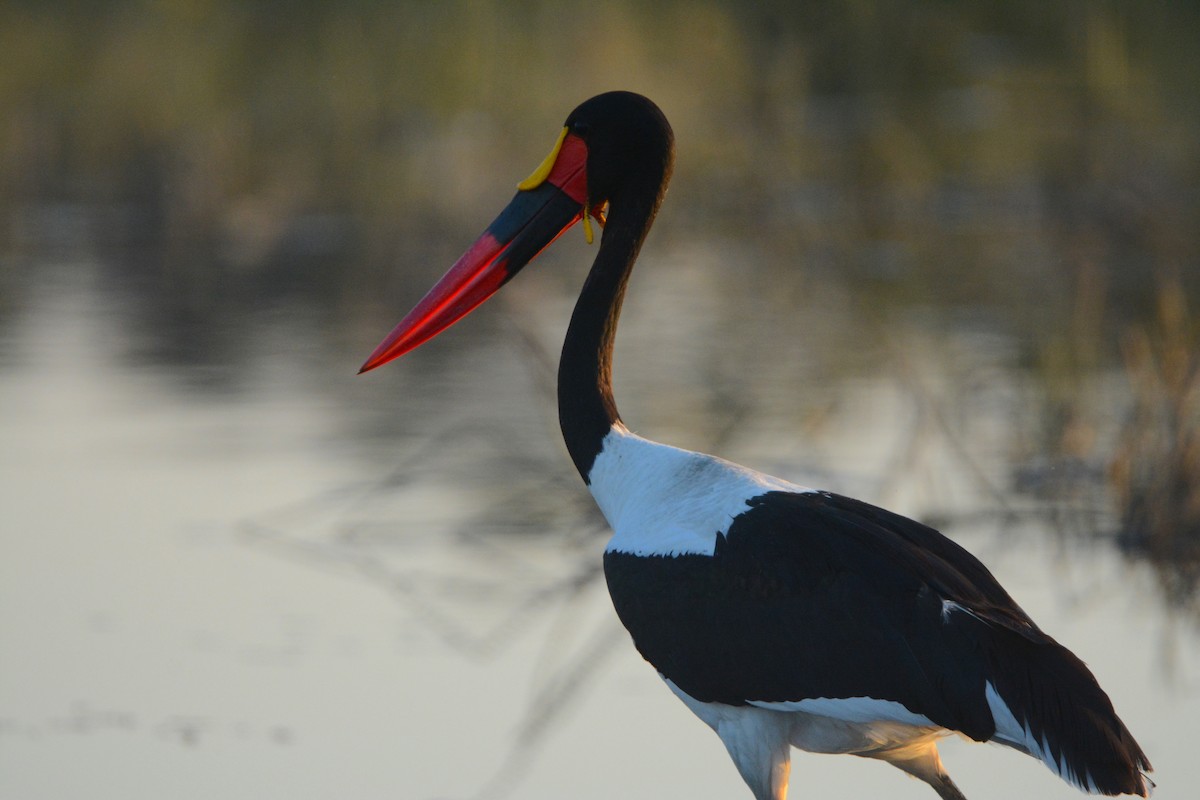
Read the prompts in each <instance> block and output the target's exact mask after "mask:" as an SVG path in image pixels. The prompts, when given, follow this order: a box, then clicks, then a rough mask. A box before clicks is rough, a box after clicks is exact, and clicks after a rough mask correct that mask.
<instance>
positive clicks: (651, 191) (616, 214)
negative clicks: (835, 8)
mask: <svg viewBox="0 0 1200 800" xmlns="http://www.w3.org/2000/svg"><path fill="white" fill-rule="evenodd" d="M656 183H657V185H653V186H651V185H644V186H643V191H640V192H632V193H630V195H631V196H629V197H628V198H625V199H624V200H625V202H620V201H618V200H616V199H613V200H612V201H610V204H609V205H610V214H609V216H608V222H607V224H606V225H605V227H604V235H603V237H602V238H601V240H600V252H598V253H597V254H596V261H595V263H593V264H592V270H591V272H589V273H588V277H587V281H586V282H585V283H584V285H583V291H582V292H581V293H580V295H579V299H578V300H577V301H576V303H575V311H574V313H573V314H572V315H571V324H570V326H569V327H568V328H567V338H566V340H565V341H564V342H563V351H562V358H561V360H560V361H559V363H558V421H559V425H560V426H561V427H562V432H563V439H565V440H566V443H567V450H568V451H569V452H570V454H571V460H572V461H574V462H575V467H576V469H578V470H579V474H580V475H581V476H582V477H583V480H584V482H585V483H589V482H590V481H589V480H588V474H589V473H590V472H591V469H592V463H593V462H594V461H595V460H596V456H597V455H599V453H600V448H601V447H602V446H603V440H604V437H605V436H606V435H607V434H608V432H609V430H610V429H611V428H612V426H613V424H614V423H616V422H619V421H620V419H621V417H620V415H619V414H618V413H617V404H616V401H615V400H614V399H613V392H612V357H613V340H614V338H615V337H616V334H617V320H618V318H619V317H620V315H621V302H622V300H624V298H625V286H626V284H627V283H628V282H629V274H630V272H632V271H633V262H634V261H635V260H636V259H637V255H638V251H639V250H640V249H641V246H642V242H643V241H644V240H645V238H646V233H647V232H648V231H649V230H650V225H651V224H652V223H653V221H654V216H655V214H656V213H657V212H658V206H659V203H660V202H661V200H662V193H663V189H664V188H665V180H663V179H660V180H659V181H657V182H656Z"/></svg>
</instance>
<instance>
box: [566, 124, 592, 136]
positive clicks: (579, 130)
mask: <svg viewBox="0 0 1200 800" xmlns="http://www.w3.org/2000/svg"><path fill="white" fill-rule="evenodd" d="M591 132H592V126H591V125H588V124H587V123H586V122H575V123H572V125H571V133H573V134H575V135H576V136H580V137H583V138H587V135H588V134H589V133H591Z"/></svg>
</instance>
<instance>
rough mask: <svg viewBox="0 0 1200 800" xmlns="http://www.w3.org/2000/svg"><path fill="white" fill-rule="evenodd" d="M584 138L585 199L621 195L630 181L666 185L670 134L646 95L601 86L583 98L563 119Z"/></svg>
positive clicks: (671, 155)
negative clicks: (603, 89)
mask: <svg viewBox="0 0 1200 800" xmlns="http://www.w3.org/2000/svg"><path fill="white" fill-rule="evenodd" d="M565 125H566V127H567V129H568V131H570V132H571V133H573V134H575V135H576V136H578V137H579V138H580V139H582V140H583V141H584V142H585V143H586V144H587V153H588V157H587V182H588V195H589V197H588V199H589V201H590V202H591V203H593V204H596V203H602V202H604V201H613V200H615V201H616V202H617V203H618V204H619V203H620V201H621V198H622V197H623V196H624V195H625V194H626V193H627V192H629V191H631V190H632V189H633V188H634V187H635V186H636V187H637V188H643V187H645V186H646V185H647V184H652V185H654V186H660V185H661V186H665V185H666V182H667V180H668V179H669V178H670V177H671V168H672V166H673V164H674V161H675V134H674V133H673V132H672V131H671V124H670V123H669V122H667V118H666V117H665V116H663V113H662V111H661V110H660V109H659V107H658V106H656V105H655V104H654V103H653V102H652V101H651V100H649V99H647V98H645V97H643V96H642V95H640V94H634V93H633V92H606V93H604V94H600V95H596V96H595V97H593V98H592V99H590V100H587V101H585V102H584V103H582V104H581V105H580V106H579V107H578V108H576V109H575V110H574V111H572V112H571V114H570V116H568V117H567V121H566V123H565Z"/></svg>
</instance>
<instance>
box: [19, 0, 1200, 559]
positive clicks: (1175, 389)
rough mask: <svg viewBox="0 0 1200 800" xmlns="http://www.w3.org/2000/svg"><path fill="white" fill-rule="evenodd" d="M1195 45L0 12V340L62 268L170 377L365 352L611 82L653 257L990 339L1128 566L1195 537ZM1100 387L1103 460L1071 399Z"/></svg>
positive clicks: (340, 15)
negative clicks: (8, 322)
mask: <svg viewBox="0 0 1200 800" xmlns="http://www.w3.org/2000/svg"><path fill="white" fill-rule="evenodd" d="M1198 41H1200V6H1198V5H1196V4H1192V3H1170V2H1136V3H1135V2H1100V1H1095V2H1091V1H1088V0H1073V1H1069V2H1062V3H1045V2H1041V0H1012V1H1011V2H1007V3H1001V4H996V3H955V2H945V1H944V0H943V1H941V2H935V1H934V0H918V1H916V2H898V1H896V0H890V1H889V0H882V1H881V2H863V1H862V0H847V2H842V3H813V4H808V3H805V4H801V3H792V2H784V1H783V0H775V1H774V2H761V3H753V4H748V3H745V2H735V0H710V1H709V2H682V1H681V0H676V1H675V2H670V1H667V2H660V3H654V4H648V3H641V2H635V1H634V0H626V1H625V2H596V3H590V4H582V3H577V2H576V3H570V2H558V1H555V2H551V1H550V0H518V1H517V2H499V0H477V1H476V2H463V1H461V0H460V1H458V2H455V1H454V0H446V1H445V2H392V3H379V2H370V1H367V0H348V1H347V2H342V3H338V4H326V3H315V2H300V1H298V0H297V1H295V2H289V1H288V0H275V1H274V2H266V0H260V1H259V2H253V1H252V2H232V1H231V0H190V1H189V0H143V1H142V2H104V1H103V0H91V1H90V2H84V1H81V2H57V3H56V2H34V1H33V0H6V2H4V3H3V4H0V215H2V216H3V219H4V225H3V226H2V227H0V327H2V326H3V325H4V319H5V317H7V316H11V313H12V312H13V311H15V310H19V309H20V307H21V304H22V302H23V301H22V293H23V290H24V287H26V286H27V285H28V282H27V281H26V280H25V278H26V277H27V275H28V273H30V272H31V271H33V270H36V269H38V268H39V267H40V266H41V265H45V264H47V263H53V262H55V261H58V262H68V263H69V262H70V261H71V260H73V259H78V258H89V259H95V260H97V261H99V263H100V264H101V265H102V267H103V270H104V277H105V280H106V282H107V283H108V284H109V286H111V287H115V288H116V289H117V290H119V291H121V292H123V293H125V294H127V295H129V296H130V297H131V298H132V302H131V305H130V308H131V313H132V317H133V319H131V320H130V324H132V325H141V326H144V327H145V328H147V329H153V330H154V331H155V332H156V336H155V337H154V339H155V341H156V345H155V347H156V351H155V352H154V353H152V354H151V355H152V356H153V357H154V358H158V359H162V360H164V361H167V362H171V363H197V362H204V361H213V360H216V361H220V360H223V359H224V360H230V359H232V360H236V359H237V357H238V352H239V348H240V341H241V340H243V339H244V338H245V335H244V330H245V328H246V326H248V325H252V324H254V320H255V318H256V317H257V316H259V315H260V314H261V312H263V311H264V310H267V309H270V308H272V307H274V306H276V305H280V304H286V305H289V306H294V305H302V306H305V307H306V308H309V309H311V310H312V311H313V312H314V316H315V318H314V322H315V323H316V324H317V325H318V326H319V327H321V329H322V330H324V331H325V334H326V335H327V336H329V337H331V338H335V339H336V338H337V337H339V336H342V335H343V334H344V332H345V331H346V330H348V329H355V328H356V326H366V325H370V326H372V329H373V330H374V329H378V330H386V329H387V327H388V326H389V325H390V324H391V323H392V322H394V321H395V320H394V317H395V316H396V312H397V310H402V308H401V307H402V306H404V305H405V304H406V303H407V302H409V301H410V300H411V299H412V298H413V297H414V296H415V295H416V294H417V293H418V292H419V291H420V290H421V289H422V288H423V287H424V286H425V285H426V284H427V283H428V282H429V280H430V278H431V277H433V276H434V275H436V274H438V273H440V271H441V270H442V269H443V268H444V267H445V266H446V265H447V264H449V263H450V262H451V261H452V259H453V258H454V257H455V256H457V255H458V252H457V251H458V250H459V249H461V248H462V246H463V245H465V244H466V243H467V242H468V240H469V237H470V236H471V235H473V234H474V233H476V232H477V231H478V230H480V229H481V228H482V226H483V225H484V224H486V222H487V221H488V220H489V219H490V218H491V214H492V213H494V212H495V210H496V209H497V208H498V207H499V205H500V203H502V202H504V201H505V200H507V198H508V196H509V195H510V193H511V192H512V190H513V188H512V187H513V183H514V181H516V180H517V179H519V178H520V177H522V176H523V175H524V174H525V173H526V172H527V170H528V168H529V167H530V166H531V165H533V164H536V163H537V162H538V161H539V160H540V159H541V157H542V156H543V155H544V152H545V150H546V148H547V146H548V145H549V143H550V142H551V141H552V140H553V137H554V134H555V131H556V130H557V126H558V124H559V122H560V121H561V119H562V118H563V117H565V115H566V114H567V113H568V112H569V111H570V109H571V108H573V107H574V106H575V105H576V104H577V103H578V102H580V101H581V100H583V99H585V98H586V97H588V96H590V95H592V94H594V93H596V92H599V91H603V90H607V89H614V88H627V89H632V90H635V91H640V92H642V93H644V94H646V95H648V96H650V97H652V98H653V99H655V100H656V101H657V102H658V103H659V104H660V105H661V106H662V107H663V108H664V110H665V111H666V113H667V115H668V117H669V118H670V119H671V120H672V123H673V124H674V126H675V129H676V135H677V141H678V148H679V157H678V159H679V160H678V166H677V172H676V181H675V184H674V186H673V189H672V198H671V202H669V203H668V204H667V207H666V209H665V210H664V214H663V216H662V217H661V218H660V223H659V226H658V230H657V231H656V234H655V242H660V243H663V244H664V245H665V249H669V248H671V247H673V246H680V245H683V244H685V243H689V242H700V243H701V245H704V246H708V245H712V246H718V245H719V246H720V247H722V248H725V249H727V250H728V251H729V252H731V253H734V254H736V256H737V257H736V259H734V260H731V264H730V269H732V270H736V271H737V272H738V274H739V278H743V279H745V280H748V281H757V282H759V285H758V286H755V288H754V290H755V291H759V288H760V286H761V285H765V283H766V282H768V281H769V282H770V285H771V287H772V292H774V293H775V296H776V297H779V298H782V299H783V300H784V301H786V300H787V299H788V298H796V297H801V296H805V295H806V294H807V293H812V292H814V291H816V290H817V289H816V287H829V286H833V287H839V288H840V289H841V290H842V291H844V293H845V294H847V295H850V296H853V297H854V298H855V302H857V303H860V304H861V308H862V310H863V313H864V314H865V315H867V316H870V317H872V318H874V319H877V320H886V319H888V315H889V314H890V313H891V312H892V311H894V310H901V311H904V310H908V311H912V310H921V309H924V308H929V307H934V308H939V309H942V310H951V311H957V312H959V313H965V314H966V315H969V316H972V317H975V318H980V317H984V318H989V319H993V320H998V322H996V323H995V324H996V325H997V326H999V327H1001V328H1002V329H1003V330H1004V332H1005V333H1006V334H1008V335H1010V336H1012V337H1013V338H1014V339H1015V340H1016V341H1017V342H1018V343H1019V346H1020V348H1021V360H1022V362H1023V365H1024V366H1027V367H1029V368H1030V369H1031V371H1032V372H1033V373H1034V374H1036V375H1038V376H1039V383H1038V385H1039V387H1040V391H1041V393H1042V397H1041V402H1042V404H1043V413H1040V414H1038V415H1037V420H1038V423H1037V424H1038V425H1040V426H1041V430H1040V432H1039V434H1038V437H1039V449H1040V450H1041V453H1042V455H1046V456H1047V457H1048V458H1049V463H1051V464H1052V465H1057V466H1061V465H1062V464H1064V463H1066V460H1068V459H1084V460H1091V461H1095V460H1097V459H1099V460H1103V461H1105V462H1106V463H1109V466H1110V468H1111V474H1112V475H1113V476H1114V478H1113V480H1114V485H1115V486H1116V488H1117V492H1116V494H1117V495H1118V499H1119V500H1120V502H1121V503H1122V506H1123V508H1124V509H1125V511H1124V513H1123V525H1124V527H1125V528H1126V529H1127V531H1128V532H1129V539H1128V540H1129V541H1130V542H1151V541H1158V537H1159V536H1160V534H1159V533H1156V532H1155V531H1157V530H1158V529H1159V528H1160V527H1161V524H1160V521H1159V520H1161V519H1162V518H1164V515H1165V518H1168V519H1170V520H1176V521H1178V520H1182V519H1187V520H1191V522H1187V524H1186V525H1184V526H1183V527H1188V526H1190V528H1188V529H1189V530H1190V531H1191V533H1190V534H1189V535H1190V536H1193V537H1200V533H1197V525H1195V524H1194V521H1195V503H1196V502H1197V501H1196V492H1197V491H1198V490H1197V488H1196V487H1197V484H1198V483H1200V476H1198V472H1197V470H1198V469H1200V468H1198V467H1197V455H1196V441H1197V426H1198V424H1200V423H1198V422H1197V416H1198V413H1200V412H1198V411H1197V404H1200V399H1198V398H1197V394H1198V393H1197V390H1196V388H1195V372H1196V363H1195V358H1196V356H1195V354H1196V352H1197V347H1198V340H1197V334H1196V332H1195V329H1194V328H1195V326H1194V324H1191V323H1189V325H1191V327H1188V326H1186V325H1183V324H1182V323H1180V322H1179V321H1178V320H1179V319H1181V318H1182V317H1181V315H1182V314H1183V312H1182V311H1178V310H1173V309H1187V308H1193V309H1194V308H1200V236H1198V235H1197V233H1196V232H1197V231H1198V230H1200V93H1198V92H1197V91H1196V87H1197V86H1200V48H1198V47H1196V43H1197V42H1198ZM572 281H574V278H572ZM1163 287H1166V288H1163ZM824 290H825V289H822V291H824ZM367 338H368V339H371V341H374V339H373V338H372V337H370V336H368V337H367ZM1188 358H1190V359H1191V361H1190V362H1189V361H1188ZM1122 359H1124V360H1122ZM1122 364H1124V365H1125V367H1124V368H1125V369H1126V373H1125V374H1127V375H1128V377H1129V379H1130V387H1131V388H1130V390H1129V396H1130V398H1131V399H1130V407H1129V414H1128V418H1127V420H1125V421H1124V422H1122V423H1121V424H1122V425H1123V426H1124V427H1123V428H1122V431H1123V432H1122V433H1121V435H1120V436H1119V437H1118V441H1116V442H1111V441H1109V442H1106V441H1105V439H1104V437H1103V436H1098V435H1093V434H1091V433H1089V431H1091V430H1092V429H1093V428H1095V427H1098V426H1101V425H1103V424H1104V421H1103V420H1100V419H1097V417H1096V414H1095V412H1094V409H1091V410H1090V408H1089V405H1088V402H1087V401H1088V397H1089V393H1090V392H1091V391H1092V389H1093V388H1094V381H1095V376H1096V375H1097V374H1098V373H1101V372H1104V371H1105V370H1112V369H1114V368H1116V369H1119V368H1121V365H1122ZM1181 364H1190V366H1181ZM1189 370H1190V371H1189ZM1110 427H1111V426H1110ZM1151 431H1153V432H1152V433H1151ZM1164 469H1166V470H1174V471H1176V477H1175V478H1170V479H1168V478H1166V477H1164V475H1163V472H1162V471H1163V470H1164ZM1164 481H1165V483H1164ZM1172 481H1174V482H1172ZM1179 481H1182V482H1183V483H1182V484H1179ZM1034 483H1037V481H1036V480H1035V481H1034ZM1168 484H1169V485H1168ZM1177 484H1179V485H1177ZM1164 495H1169V496H1170V497H1171V498H1175V499H1172V500H1170V501H1169V503H1173V504H1174V505H1170V504H1168V505H1162V502H1163V501H1161V499H1160V498H1161V497H1162V496H1164ZM1176 509H1178V511H1176ZM1189 515H1190V516H1189ZM1167 527H1168V528H1170V527H1171V525H1169V524H1168V525H1167ZM1190 547H1192V548H1193V552H1194V548H1195V544H1194V540H1193V543H1192V544H1191V545H1190Z"/></svg>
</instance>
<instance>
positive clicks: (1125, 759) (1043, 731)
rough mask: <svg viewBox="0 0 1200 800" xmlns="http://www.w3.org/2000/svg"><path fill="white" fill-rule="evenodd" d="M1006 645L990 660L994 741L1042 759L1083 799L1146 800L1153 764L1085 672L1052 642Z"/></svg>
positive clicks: (1008, 640)
mask: <svg viewBox="0 0 1200 800" xmlns="http://www.w3.org/2000/svg"><path fill="white" fill-rule="evenodd" d="M1003 638H1004V639H1005V640H1006V641H1005V642H1004V643H1003V645H1002V646H997V647H995V648H989V649H990V652H989V653H988V662H989V667H990V668H989V674H990V676H991V679H990V680H989V681H988V682H987V684H986V688H985V692H986V697H987V702H988V706H989V708H990V709H991V711H992V717H993V719H994V721H995V724H996V733H995V735H994V737H993V741H997V742H1000V743H1002V744H1006V745H1009V746H1010V747H1014V748H1016V749H1018V750H1021V751H1023V752H1026V753H1029V754H1030V755H1032V756H1034V757H1035V758H1039V759H1041V760H1042V761H1043V762H1045V764H1046V766H1048V767H1050V769H1051V770H1053V771H1054V772H1055V773H1057V774H1058V775H1059V776H1060V777H1062V778H1063V779H1064V780H1066V781H1068V782H1069V783H1072V784H1074V785H1075V786H1077V787H1079V788H1080V789H1082V790H1084V791H1086V792H1091V793H1092V794H1104V795H1119V794H1132V795H1138V796H1141V797H1149V796H1150V791H1151V790H1152V789H1153V787H1154V783H1153V782H1152V781H1150V779H1149V778H1148V777H1146V773H1148V772H1150V771H1151V766H1150V760H1149V759H1148V758H1146V754H1145V753H1143V752H1142V749H1141V747H1139V746H1138V743H1137V742H1136V741H1134V738H1133V735H1132V734H1131V733H1130V732H1129V729H1128V728H1126V727H1125V724H1124V723H1123V722H1121V720H1120V718H1119V717H1118V716H1117V714H1116V711H1114V710H1113V706H1112V702H1111V701H1110V700H1109V699H1108V695H1107V694H1105V693H1104V690H1103V689H1101V688H1100V685H1099V684H1098V683H1097V682H1096V679H1095V677H1094V676H1093V675H1092V673H1091V671H1090V670H1089V669H1088V668H1087V666H1086V665H1085V664H1084V663H1083V662H1082V661H1080V660H1079V659H1078V658H1077V657H1076V656H1075V655H1074V654H1073V653H1071V651H1069V650H1067V649H1066V648H1065V647H1063V646H1062V645H1060V644H1058V643H1057V642H1055V641H1054V640H1053V639H1051V638H1050V637H1048V636H1047V637H1045V640H1044V641H1041V642H1034V641H1030V640H1029V639H1027V638H1023V637H1019V636H1013V637H1003ZM997 644H999V643H997Z"/></svg>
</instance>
